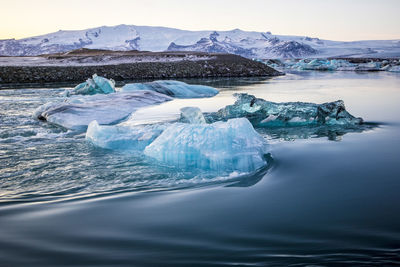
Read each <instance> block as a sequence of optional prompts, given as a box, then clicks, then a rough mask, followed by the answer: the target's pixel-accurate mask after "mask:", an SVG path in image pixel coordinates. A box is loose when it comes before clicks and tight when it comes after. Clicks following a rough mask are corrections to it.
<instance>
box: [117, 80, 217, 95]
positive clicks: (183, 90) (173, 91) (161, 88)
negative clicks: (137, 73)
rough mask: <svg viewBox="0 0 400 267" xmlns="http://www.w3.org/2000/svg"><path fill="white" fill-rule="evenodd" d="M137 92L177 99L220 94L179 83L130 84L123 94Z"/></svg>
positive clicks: (208, 89) (123, 89)
mask: <svg viewBox="0 0 400 267" xmlns="http://www.w3.org/2000/svg"><path fill="white" fill-rule="evenodd" d="M136 90H151V91H155V92H158V93H161V94H165V95H168V96H172V97H176V98H201V97H211V96H215V95H216V94H218V90H217V89H215V88H213V87H210V86H205V85H193V84H187V83H184V82H179V81H169V80H166V81H154V82H148V83H128V84H126V85H125V86H123V87H122V92H132V91H136Z"/></svg>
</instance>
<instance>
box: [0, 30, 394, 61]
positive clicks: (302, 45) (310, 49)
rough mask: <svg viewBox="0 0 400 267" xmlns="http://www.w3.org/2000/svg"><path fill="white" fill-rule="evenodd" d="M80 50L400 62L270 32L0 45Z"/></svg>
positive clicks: (368, 49)
mask: <svg viewBox="0 0 400 267" xmlns="http://www.w3.org/2000/svg"><path fill="white" fill-rule="evenodd" d="M78 48H90V49H109V50H146V51H166V50H169V51H178V50H181V51H182V50H183V51H204V52H216V53H219V52H221V53H234V54H238V55H241V56H244V57H248V58H261V59H263V58H305V57H308V58H309V57H329V56H353V57H357V56H360V57H400V40H388V41H357V42H338V41H329V40H320V39H318V38H310V37H305V36H285V35H273V34H271V33H270V32H253V31H242V30H239V29H235V30H231V31H186V30H179V29H174V28H166V27H151V26H134V25H118V26H112V27H108V26H103V27H98V28H92V29H87V30H80V31H61V30H60V31H58V32H54V33H49V34H45V35H41V36H35V37H30V38H24V39H19V40H15V39H7V40H0V55H3V56H33V55H39V54H49V53H57V52H66V51H70V50H73V49H78Z"/></svg>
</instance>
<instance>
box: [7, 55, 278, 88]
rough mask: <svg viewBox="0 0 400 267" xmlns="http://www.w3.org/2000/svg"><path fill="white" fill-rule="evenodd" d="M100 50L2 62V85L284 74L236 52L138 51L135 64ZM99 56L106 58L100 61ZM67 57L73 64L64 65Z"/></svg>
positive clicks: (133, 59) (132, 56) (133, 57)
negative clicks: (89, 61)
mask: <svg viewBox="0 0 400 267" xmlns="http://www.w3.org/2000/svg"><path fill="white" fill-rule="evenodd" d="M99 53H100V52H99ZM99 53H95V54H94V55H93V52H91V53H87V52H85V53H78V54H76V53H75V54H73V53H72V54H71V53H69V54H63V55H46V56H43V57H44V58H45V59H46V60H52V63H53V65H38V66H29V65H28V66H26V65H24V66H15V65H9V66H4V65H3V66H2V65H0V88H10V87H15V86H17V87H18V85H21V86H23V85H27V84H31V85H34V84H36V85H44V84H48V83H72V82H82V81H84V80H86V79H87V78H88V77H91V76H92V75H93V74H94V73H96V74H98V75H100V76H103V77H106V78H112V79H114V80H115V81H117V82H118V81H125V80H129V81H135V80H144V79H177V78H208V77H257V76H277V75H282V74H283V73H281V72H279V71H276V70H275V69H273V68H270V67H268V66H266V65H265V64H262V63H260V62H256V61H253V60H249V59H246V58H243V57H240V56H237V55H232V54H209V53H195V52H193V53H191V52H185V53H182V52H154V53H153V52H146V56H147V58H149V57H150V58H152V57H153V58H157V60H152V61H151V62H143V61H138V60H135V56H136V57H138V56H141V57H143V53H142V52H136V55H135V53H131V54H130V55H129V57H128V58H129V59H130V60H131V61H132V62H133V63H122V64H102V62H104V61H105V60H104V58H105V57H106V59H109V58H110V53H111V54H112V53H113V52H107V53H105V54H104V53H103V54H101V53H100V54H99ZM115 53H117V52H115ZM119 56H120V55H119ZM90 57H92V58H93V59H94V61H93V62H94V64H93V65H83V66H81V65H79V64H71V60H72V61H74V60H75V61H76V62H78V63H79V60H80V61H82V60H83V59H85V60H86V61H87V59H88V58H90ZM171 57H177V58H178V59H179V57H181V59H180V60H164V59H163V58H165V59H168V58H171ZM191 57H192V58H193V57H196V59H195V60H191V59H190V58H191ZM99 58H102V59H103V60H102V61H98V59H99ZM125 58H126V57H125ZM67 59H68V60H69V61H68V63H69V64H65V65H62V63H65V60H67ZM54 60H58V61H60V62H61V63H60V64H59V65H55V64H54ZM96 60H97V64H96Z"/></svg>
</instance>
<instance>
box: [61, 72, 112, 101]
mask: <svg viewBox="0 0 400 267" xmlns="http://www.w3.org/2000/svg"><path fill="white" fill-rule="evenodd" d="M114 92H115V82H114V80H113V79H110V80H109V79H106V78H104V77H101V76H97V74H93V77H92V79H90V78H89V79H87V80H86V82H83V83H80V84H78V85H77V86H75V88H74V89H72V90H68V91H66V93H65V94H66V96H70V95H95V94H110V93H114Z"/></svg>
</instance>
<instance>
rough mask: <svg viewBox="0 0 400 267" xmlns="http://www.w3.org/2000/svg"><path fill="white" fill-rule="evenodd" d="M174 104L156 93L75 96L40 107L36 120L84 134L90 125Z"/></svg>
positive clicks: (110, 122) (36, 113)
mask: <svg viewBox="0 0 400 267" xmlns="http://www.w3.org/2000/svg"><path fill="white" fill-rule="evenodd" d="M169 100H172V98H171V97H169V96H167V95H163V94H159V93H157V92H154V91H133V92H126V93H113V94H108V95H102V94H98V95H91V96H73V97H71V98H68V99H66V101H64V102H50V103H47V104H45V105H43V106H40V107H39V108H38V109H36V111H35V112H34V117H36V118H38V119H40V120H46V121H48V122H50V123H53V124H56V125H59V126H62V127H64V128H67V129H72V130H76V131H85V130H86V128H87V126H88V124H89V123H90V122H91V121H94V120H97V122H98V123H99V124H103V125H104V124H116V123H118V122H120V121H122V120H123V119H125V118H127V117H128V116H129V115H130V114H131V113H132V112H134V111H136V110H137V109H139V108H142V107H145V106H150V105H155V104H160V103H163V102H165V101H169Z"/></svg>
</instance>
